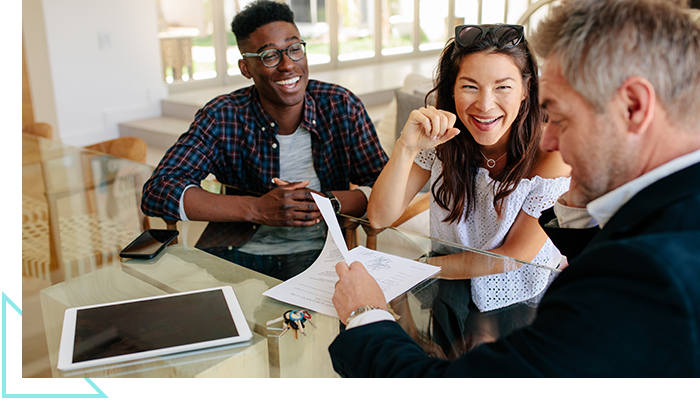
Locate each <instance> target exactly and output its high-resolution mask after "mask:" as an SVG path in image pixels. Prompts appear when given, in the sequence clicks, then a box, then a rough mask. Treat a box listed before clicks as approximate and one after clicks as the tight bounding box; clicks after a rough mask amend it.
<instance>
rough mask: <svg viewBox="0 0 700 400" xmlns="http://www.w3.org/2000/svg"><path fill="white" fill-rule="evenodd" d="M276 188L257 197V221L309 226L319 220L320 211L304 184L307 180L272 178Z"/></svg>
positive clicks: (277, 224)
mask: <svg viewBox="0 0 700 400" xmlns="http://www.w3.org/2000/svg"><path fill="white" fill-rule="evenodd" d="M273 182H274V183H275V184H276V185H277V187H276V188H274V189H272V190H270V191H269V192H267V193H266V194H264V195H263V196H261V197H259V198H258V199H257V207H256V211H257V215H258V218H257V221H256V222H258V223H260V224H263V225H270V226H296V227H299V226H311V225H316V224H317V223H319V222H320V221H321V212H320V211H319V209H318V206H317V205H316V203H315V202H314V199H313V197H311V193H316V194H319V195H321V196H323V194H321V193H319V192H317V191H315V190H311V189H309V188H307V187H306V186H307V185H308V184H309V181H301V182H291V183H290V182H287V181H283V180H282V179H279V178H274V179H273Z"/></svg>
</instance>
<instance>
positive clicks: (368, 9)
mask: <svg viewBox="0 0 700 400" xmlns="http://www.w3.org/2000/svg"><path fill="white" fill-rule="evenodd" d="M374 1H375V0H338V20H339V26H338V59H339V60H340V61H348V60H357V59H361V58H371V57H374Z"/></svg>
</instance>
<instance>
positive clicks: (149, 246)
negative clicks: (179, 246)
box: [119, 229, 179, 259]
mask: <svg viewBox="0 0 700 400" xmlns="http://www.w3.org/2000/svg"><path fill="white" fill-rule="evenodd" d="M178 233H179V232H178V231H176V230H174V229H148V230H146V231H144V232H143V233H142V234H141V235H139V237H137V238H136V240H134V241H133V242H131V243H129V245H128V246H126V247H124V249H123V250H122V251H121V252H120V253H119V257H122V258H146V259H148V258H153V257H155V256H156V255H157V254H158V253H160V251H161V250H163V249H164V248H165V246H167V245H168V244H170V242H172V241H173V240H174V239H175V238H176V237H177V235H178Z"/></svg>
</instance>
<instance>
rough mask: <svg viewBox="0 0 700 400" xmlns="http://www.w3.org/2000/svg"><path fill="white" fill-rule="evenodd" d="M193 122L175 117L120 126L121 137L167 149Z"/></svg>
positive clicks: (132, 122) (143, 120)
mask: <svg viewBox="0 0 700 400" xmlns="http://www.w3.org/2000/svg"><path fill="white" fill-rule="evenodd" d="M190 123H192V120H186V119H182V118H173V117H156V118H148V119H141V120H137V121H129V122H122V123H121V124H119V136H122V137H123V136H135V137H138V138H141V139H143V140H145V141H146V144H148V146H149V147H151V146H152V147H156V148H161V149H167V148H169V147H170V146H172V145H173V144H174V143H175V142H176V141H177V139H178V138H179V137H180V135H182V134H183V133H185V132H187V130H188V129H189V127H190Z"/></svg>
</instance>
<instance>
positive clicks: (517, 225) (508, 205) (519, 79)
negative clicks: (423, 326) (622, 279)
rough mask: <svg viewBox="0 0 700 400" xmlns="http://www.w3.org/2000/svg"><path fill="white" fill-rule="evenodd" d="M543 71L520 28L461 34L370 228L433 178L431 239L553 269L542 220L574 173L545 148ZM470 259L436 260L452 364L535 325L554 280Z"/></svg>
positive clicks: (374, 202)
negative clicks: (464, 354) (540, 301)
mask: <svg viewBox="0 0 700 400" xmlns="http://www.w3.org/2000/svg"><path fill="white" fill-rule="evenodd" d="M537 76H538V74H537V64H536V62H535V59H534V57H533V56H532V55H531V52H530V50H529V48H528V44H527V41H526V40H525V38H524V37H523V28H522V27H521V26H516V25H493V26H474V25H472V26H459V27H457V28H456V30H455V39H451V40H450V41H449V42H448V43H447V45H446V47H445V49H444V51H443V53H442V55H441V58H440V62H439V65H438V70H437V78H436V86H435V88H434V89H433V90H432V91H431V93H435V94H436V107H427V108H420V109H418V110H415V111H413V112H412V113H411V114H410V117H409V119H408V121H407V122H406V125H405V126H404V128H403V131H402V134H401V137H400V138H399V140H398V141H397V143H396V147H395V148H394V152H393V154H392V156H391V159H390V160H389V163H388V164H387V165H386V167H385V168H384V170H383V171H382V173H381V175H380V176H379V178H378V179H377V182H376V183H375V186H374V189H373V191H372V195H371V197H370V200H369V205H368V209H367V214H368V217H369V220H370V223H371V224H372V226H373V227H374V228H382V227H386V226H389V225H390V224H391V223H393V222H394V221H395V220H396V219H397V218H398V217H399V216H400V215H401V214H402V213H403V211H404V210H405V209H406V207H407V206H408V203H409V202H410V201H411V199H413V197H414V196H415V195H416V194H417V193H418V191H419V190H420V189H421V188H422V187H423V186H424V185H425V184H426V183H427V182H428V181H430V189H431V190H430V193H431V196H430V200H431V201H430V232H431V236H432V237H434V238H436V239H441V240H444V241H448V242H453V243H458V244H463V245H465V246H468V247H472V248H477V249H481V250H488V251H490V252H492V253H497V254H501V255H505V256H509V257H512V258H516V259H520V260H531V261H532V262H533V263H536V264H541V265H550V266H556V265H557V264H558V262H559V260H560V259H561V254H560V253H559V251H558V250H557V249H556V248H555V247H554V245H553V244H552V242H551V241H550V240H549V239H548V238H547V236H546V234H545V233H544V231H543V230H542V229H541V228H540V226H539V224H538V222H537V218H538V217H539V215H540V213H541V212H542V211H543V210H545V209H547V208H549V207H551V206H552V205H553V204H554V202H555V201H556V199H557V198H558V197H559V196H560V195H561V194H562V193H564V192H566V191H567V190H568V188H569V180H570V178H568V175H569V172H570V169H569V167H568V166H567V165H566V164H564V162H563V161H562V160H561V157H560V155H559V153H544V152H542V151H540V150H539V147H538V144H539V139H540V135H541V133H542V130H543V124H544V120H545V117H544V113H543V111H542V109H541V107H540V106H539V103H538V78H537ZM444 253H445V250H444V249H441V248H440V247H439V245H435V246H434V247H433V253H432V254H444ZM470 254H472V253H471V252H465V253H456V254H446V255H440V256H434V257H431V258H429V259H428V262H429V263H430V264H433V265H438V266H440V267H441V268H442V272H441V275H440V278H441V279H442V280H441V282H440V285H439V287H440V290H439V292H438V295H437V298H436V299H435V302H434V304H433V306H432V310H433V322H434V323H433V338H434V340H435V342H437V343H438V344H440V345H441V347H442V349H443V350H444V352H445V354H447V355H448V357H450V358H452V357H455V356H458V355H459V354H461V353H462V352H464V351H466V350H468V349H469V348H471V347H473V346H475V345H478V344H480V343H483V342H487V341H492V340H495V339H496V338H497V337H498V336H500V335H501V334H503V332H504V330H511V329H513V328H514V327H517V326H521V325H524V324H526V323H528V322H529V320H530V318H531V317H533V316H534V308H533V307H534V306H536V304H537V302H538V299H539V298H540V297H541V294H542V293H543V291H544V290H545V288H546V287H547V285H548V283H549V281H550V278H551V277H550V274H551V272H550V270H548V269H544V268H537V267H532V266H523V267H521V268H518V269H516V270H512V271H510V270H509V269H508V266H507V265H508V263H495V264H491V265H485V264H486V263H483V262H479V261H483V259H484V258H479V259H476V258H475V257H472V256H471V255H470ZM511 269H512V268H511ZM494 294H496V295H494ZM506 325H510V326H507V327H506Z"/></svg>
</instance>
